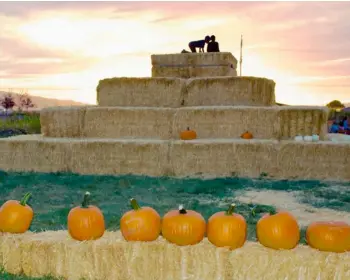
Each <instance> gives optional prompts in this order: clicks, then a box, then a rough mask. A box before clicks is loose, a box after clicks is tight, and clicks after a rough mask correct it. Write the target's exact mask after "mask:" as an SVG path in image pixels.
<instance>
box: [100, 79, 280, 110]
mask: <svg viewBox="0 0 350 280" xmlns="http://www.w3.org/2000/svg"><path fill="white" fill-rule="evenodd" d="M97 102H98V104H99V105H100V106H130V107H173V108H174V107H182V106H221V105H224V106H233V105H246V106H271V105H274V104H275V82H274V81H272V80H268V79H264V78H256V77H211V78H193V79H189V80H185V79H179V78H112V79H105V80H101V81H100V82H99V85H98V87H97Z"/></svg>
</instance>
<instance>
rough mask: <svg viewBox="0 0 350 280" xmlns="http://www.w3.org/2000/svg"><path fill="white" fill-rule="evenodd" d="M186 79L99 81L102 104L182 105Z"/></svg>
mask: <svg viewBox="0 0 350 280" xmlns="http://www.w3.org/2000/svg"><path fill="white" fill-rule="evenodd" d="M184 89H185V81H184V80H181V79H177V78H111V79H104V80H101V81H99V84H98V86H97V104H99V105H100V106H137V107H151V106H152V107H180V106H181V102H182V100H183V94H182V93H183V91H184Z"/></svg>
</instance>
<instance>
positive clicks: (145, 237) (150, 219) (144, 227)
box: [120, 198, 161, 241]
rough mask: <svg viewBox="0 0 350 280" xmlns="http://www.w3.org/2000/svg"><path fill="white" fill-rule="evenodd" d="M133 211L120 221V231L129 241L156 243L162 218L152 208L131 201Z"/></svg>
mask: <svg viewBox="0 0 350 280" xmlns="http://www.w3.org/2000/svg"><path fill="white" fill-rule="evenodd" d="M130 204H131V207H132V210H130V211H128V212H126V213H125V214H124V215H123V216H122V218H121V219H120V230H121V232H122V235H123V237H124V238H125V240H127V241H154V240H156V239H157V238H158V236H159V235H160V230H161V218H160V216H159V214H158V212H157V211H156V210H154V209H153V208H151V207H140V206H139V205H138V203H137V201H136V200H135V199H134V198H132V199H131V200H130Z"/></svg>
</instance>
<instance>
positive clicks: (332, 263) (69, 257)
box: [0, 231, 350, 280]
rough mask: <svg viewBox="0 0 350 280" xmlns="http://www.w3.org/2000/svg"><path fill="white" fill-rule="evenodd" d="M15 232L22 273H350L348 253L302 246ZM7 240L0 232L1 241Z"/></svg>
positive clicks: (107, 278)
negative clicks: (88, 238)
mask: <svg viewBox="0 0 350 280" xmlns="http://www.w3.org/2000/svg"><path fill="white" fill-rule="evenodd" d="M21 236H25V237H21ZM21 236H14V237H13V238H14V239H15V242H16V243H17V244H19V248H21V252H20V253H21V254H22V253H23V256H24V258H20V257H19V256H18V254H16V252H12V251H9V252H8V254H9V258H12V259H14V260H15V261H16V262H17V264H18V270H23V271H24V272H25V274H26V275H27V276H39V274H38V273H44V269H43V268H41V267H42V266H43V267H45V268H47V269H45V272H46V273H45V274H51V275H52V276H55V277H63V278H64V279H69V280H78V279H79V280H80V279H82V278H84V279H86V280H93V279H94V280H119V279H120V280H122V279H123V280H124V279H145V280H147V279H153V280H156V279H159V280H162V279H169V280H172V279H174V280H175V279H193V280H194V279H203V280H212V279H222V280H226V279H227V280H228V279H261V277H262V276H263V277H264V278H266V279H286V278H288V279H295V280H299V279H316V278H320V279H334V278H337V279H339V280H346V279H348V277H349V276H350V265H349V264H350V253H343V254H335V253H326V252H319V251H317V250H313V249H311V248H309V247H307V246H302V245H299V246H298V247H297V248H295V249H293V250H282V251H276V250H272V249H268V248H265V247H263V246H261V245H260V244H258V243H255V242H246V244H245V245H244V246H243V247H242V248H240V249H237V250H234V251H229V250H227V249H223V248H216V247H215V246H213V245H212V244H210V243H209V242H208V240H207V239H204V240H203V241H202V242H201V243H199V244H198V245H194V246H185V247H179V246H175V245H172V244H169V243H168V242H166V241H165V240H164V239H163V238H162V237H160V238H158V240H156V241H154V242H143V243H142V242H125V241H124V240H123V238H122V236H121V234H120V232H119V231H118V232H106V233H105V235H104V236H103V237H102V238H101V239H99V240H96V241H87V242H77V241H74V240H72V239H71V238H70V237H69V235H68V233H67V232H66V231H55V232H54V231H47V232H41V233H36V234H32V233H26V234H23V235H21ZM7 240H8V238H4V237H3V236H0V241H1V242H2V243H3V244H4V243H6V242H7ZM26 243H29V244H30V245H29V246H27V245H26ZM10 244H13V243H10ZM7 246H8V245H7ZM36 247H40V248H42V250H40V251H41V252H42V254H37V253H36V252H35V250H36ZM24 250H25V252H24ZM30 255H32V257H29V256H30ZM252 256H254V257H252ZM40 276H44V274H41V275H40Z"/></svg>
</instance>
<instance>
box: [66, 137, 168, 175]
mask: <svg viewBox="0 0 350 280" xmlns="http://www.w3.org/2000/svg"><path fill="white" fill-rule="evenodd" d="M168 157H169V142H168V141H162V140H132V139H127V140H121V139H118V140H112V139H89V140H87V139H86V140H76V141H72V150H71V152H70V159H71V160H70V170H71V172H74V173H79V174H136V175H149V176H164V175H172V170H171V169H170V167H169V165H168V163H169V158H168Z"/></svg>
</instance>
